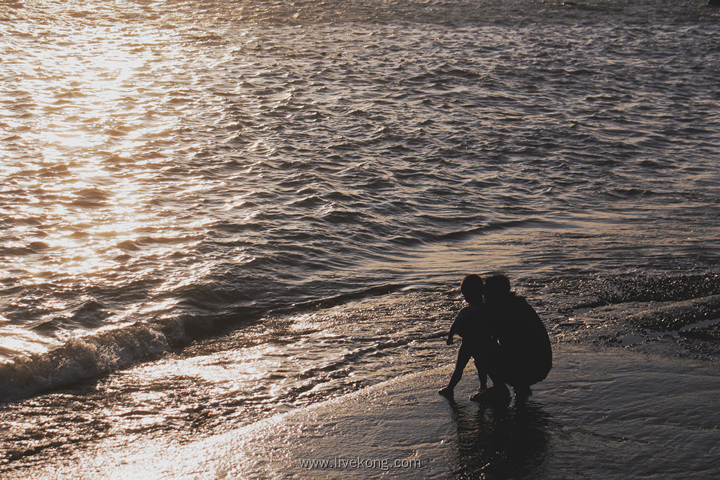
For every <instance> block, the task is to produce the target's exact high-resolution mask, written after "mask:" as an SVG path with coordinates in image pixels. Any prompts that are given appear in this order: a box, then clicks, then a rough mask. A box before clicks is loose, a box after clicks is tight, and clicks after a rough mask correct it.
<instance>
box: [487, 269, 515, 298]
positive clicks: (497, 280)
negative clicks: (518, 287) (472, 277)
mask: <svg viewBox="0 0 720 480" xmlns="http://www.w3.org/2000/svg"><path fill="white" fill-rule="evenodd" d="M509 293H510V279H508V277H506V276H505V275H503V274H502V273H496V274H494V275H491V276H490V277H488V278H486V279H485V301H486V302H487V303H493V302H494V301H497V300H501V299H502V298H504V297H506V296H507V295H508V294H509Z"/></svg>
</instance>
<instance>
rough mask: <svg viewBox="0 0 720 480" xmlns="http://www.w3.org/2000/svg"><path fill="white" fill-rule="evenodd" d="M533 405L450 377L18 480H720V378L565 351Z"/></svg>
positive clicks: (138, 445)
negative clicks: (482, 397) (481, 392)
mask: <svg viewBox="0 0 720 480" xmlns="http://www.w3.org/2000/svg"><path fill="white" fill-rule="evenodd" d="M554 363H555V366H554V368H553V371H552V372H551V374H550V376H549V377H548V379H547V380H545V381H544V382H543V383H541V384H540V385H537V386H536V388H535V389H534V395H533V396H532V397H530V399H529V400H528V401H526V402H524V403H519V404H515V403H514V402H513V403H511V404H510V405H509V406H508V407H507V408H493V407H483V406H480V405H478V404H475V403H473V402H470V401H469V400H468V397H469V396H470V394H471V393H472V391H473V389H474V388H476V386H477V380H476V378H474V374H473V372H472V370H471V369H470V368H468V369H467V370H466V373H465V378H464V379H463V381H462V382H461V384H460V386H459V388H458V390H457V392H456V401H455V402H450V401H448V400H446V399H445V398H443V397H441V396H439V395H438V394H437V390H438V389H439V388H441V387H442V386H443V385H444V384H445V382H446V381H447V379H448V378H449V375H450V373H451V370H452V366H445V367H442V368H437V369H434V370H430V371H423V372H418V373H416V374H411V375H407V376H403V377H399V378H396V379H394V380H391V381H389V382H385V383H383V384H380V385H376V386H373V387H370V388H366V389H364V390H361V391H359V392H355V393H353V394H349V395H346V396H343V397H340V398H337V399H334V400H330V401H327V402H324V403H321V404H317V405H314V406H311V407H308V408H304V409H299V410H294V411H291V412H288V413H285V414H280V415H276V416H274V417H271V418H268V419H266V420H263V421H260V422H257V423H255V424H252V425H249V426H247V427H243V428H238V429H236V430H233V431H231V432H229V433H225V434H222V435H217V436H212V437H208V438H204V439H202V440H198V441H196V442H193V443H190V444H184V445H182V444H177V443H176V442H174V441H173V439H172V438H165V439H162V440H144V439H142V438H139V439H134V440H128V441H126V442H118V440H117V439H115V440H113V441H107V443H105V444H100V445H99V446H98V448H96V449H94V450H93V454H92V455H88V454H87V452H85V453H82V454H78V455H77V456H76V457H75V458H66V459H63V460H58V462H57V464H55V465H45V466H43V467H42V468H40V469H38V470H36V471H27V470H25V471H18V472H17V477H14V474H13V475H10V476H9V477H8V478H86V479H95V478H98V479H99V478H103V479H113V478H117V479H119V478H143V479H152V478H168V479H169V478H181V479H239V478H243V479H247V478H258V479H260V478H262V479H272V478H298V479H335V478H358V479H369V478H407V479H417V478H427V479H433V478H437V479H445V478H456V479H493V478H557V479H573V478H578V479H580V478H598V479H600V478H602V479H607V478H623V479H633V478H638V479H639V478H643V479H645V478H651V479H652V478H657V479H663V480H665V479H668V478H678V479H680V478H682V479H686V478H720V375H719V373H720V371H719V369H718V367H717V365H715V364H706V363H699V362H695V361H690V360H682V359H668V358H663V357H656V356H648V355H642V354H636V353H631V352H628V351H626V350H623V349H620V348H618V349H610V350H594V349H589V348H588V347H580V346H577V347H575V346H562V347H560V348H559V349H558V350H557V351H556V354H555V362H554Z"/></svg>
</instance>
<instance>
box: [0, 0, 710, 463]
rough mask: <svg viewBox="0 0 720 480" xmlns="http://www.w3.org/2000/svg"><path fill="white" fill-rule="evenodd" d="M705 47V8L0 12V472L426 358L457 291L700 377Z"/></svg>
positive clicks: (338, 3)
mask: <svg viewBox="0 0 720 480" xmlns="http://www.w3.org/2000/svg"><path fill="white" fill-rule="evenodd" d="M719 38H720V9H718V8H716V7H711V6H709V5H707V3H706V2H705V1H703V0H687V1H681V0H642V1H641V0H625V1H622V0H601V1H594V0H576V1H574V2H543V1H535V0H502V1H500V0H481V1H471V0H454V1H442V0H416V1H412V0H325V1H310V0H306V1H301V0H298V1H290V0H234V1H232V0H192V1H191V0H122V1H120V0H117V1H102V2H100V1H90V0H62V1H60V0H18V1H12V0H4V1H2V2H1V3H0V402H2V403H0V473H2V472H3V471H5V472H7V471H10V470H13V471H17V470H19V469H23V468H27V467H32V466H33V465H37V464H40V463H41V462H43V461H45V460H46V459H48V458H50V457H55V458H57V457H58V456H60V457H62V456H63V455H68V454H69V452H78V451H82V450H83V449H88V450H91V449H92V448H93V445H94V443H95V442H97V441H99V440H101V439H102V440H103V441H108V440H109V441H116V442H117V445H118V448H122V445H123V444H125V443H127V442H130V441H132V439H133V438H137V437H139V436H142V437H152V436H167V435H173V436H175V437H177V438H178V439H180V440H181V441H182V440H188V441H190V440H193V439H197V438H200V437H202V436H206V435H211V434H216V433H220V432H223V431H227V430H230V429H232V428H236V427H238V426H241V425H246V424H249V423H252V422H254V421H256V420H258V419H261V418H265V417H268V416H270V415H273V414H275V413H278V412H283V411H288V410H291V409H295V408H298V407H301V406H304V405H308V404H311V403H316V402H319V401H322V400H325V399H328V398H332V397H336V396H339V395H342V394H344V393H347V392H351V391H355V390H357V389H359V388H362V387H364V386H368V385H372V384H377V383H379V382H382V381H384V380H387V379H389V378H392V377H395V376H398V375H403V374H407V373H412V372H415V371H418V370H421V369H426V368H431V367H435V366H438V365H443V364H446V363H450V362H452V360H453V356H454V355H455V349H454V348H455V347H448V346H446V345H445V344H444V341H443V339H444V337H445V335H446V332H447V329H448V328H449V325H450V323H451V322H452V319H453V318H454V315H455V313H456V312H457V311H458V310H459V309H460V308H461V307H462V301H461V297H460V293H459V288H458V287H459V282H460V280H461V279H462V277H463V276H464V275H466V274H468V273H479V274H481V275H485V274H488V273H490V272H493V271H504V272H505V273H506V274H508V275H509V277H510V278H511V281H512V283H513V287H514V289H515V290H516V291H517V292H519V293H520V294H522V295H524V296H526V297H527V298H528V300H529V301H530V303H531V304H533V305H534V306H535V308H536V309H537V310H538V312H539V313H540V314H541V316H542V318H543V320H544V321H545V323H546V326H547V328H548V330H549V332H550V334H551V337H552V339H553V341H554V342H555V343H556V344H560V343H564V342H569V343H584V344H588V345H594V344H599V345H603V346H611V347H613V348H628V349H633V350H637V351H641V352H647V353H648V354H660V355H666V356H684V357H690V358H693V359H696V361H698V362H706V363H708V364H710V365H713V366H715V367H719V368H720V363H719V362H718V359H719V358H720V242H719V241H718V239H719V238H720V220H719V219H720V216H719V214H720V161H719V160H720V43H719V42H718V39H719ZM448 373H449V372H448ZM467 376H468V377H469V378H470V379H472V376H471V375H470V374H469V373H468V374H467ZM464 381H472V380H468V379H466V380H464Z"/></svg>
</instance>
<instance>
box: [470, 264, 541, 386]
mask: <svg viewBox="0 0 720 480" xmlns="http://www.w3.org/2000/svg"><path fill="white" fill-rule="evenodd" d="M485 306H486V308H487V315H488V319H489V321H490V325H491V329H492V332H493V336H494V337H495V338H496V339H497V341H498V345H499V350H498V355H497V357H496V358H495V361H494V362H493V363H494V365H493V368H492V369H491V371H492V372H493V373H494V374H495V375H493V384H494V385H493V388H492V389H490V390H491V391H492V392H491V394H492V396H493V397H497V396H499V395H507V394H508V393H509V391H508V389H507V387H506V386H505V385H503V383H505V384H507V385H510V386H511V387H513V389H514V390H515V394H516V395H518V396H527V395H530V394H531V393H532V391H531V389H530V386H531V385H534V384H536V383H537V382H540V381H542V380H544V379H545V377H547V374H548V373H549V372H550V369H551V368H552V348H551V346H550V338H549V337H548V334H547V330H545V326H544V325H543V323H542V320H540V317H539V316H538V314H537V313H536V312H535V310H534V309H533V308H532V307H531V306H530V305H529V304H528V302H527V301H526V300H525V299H524V298H523V297H521V296H519V295H516V294H515V293H514V292H511V291H510V280H508V278H507V277H506V276H505V275H499V274H497V275H492V276H490V277H488V278H486V279H485ZM495 376H497V378H498V379H499V380H500V382H497V383H496V382H495ZM496 389H497V390H496ZM493 390H494V391H493ZM476 400H481V398H477V399H476Z"/></svg>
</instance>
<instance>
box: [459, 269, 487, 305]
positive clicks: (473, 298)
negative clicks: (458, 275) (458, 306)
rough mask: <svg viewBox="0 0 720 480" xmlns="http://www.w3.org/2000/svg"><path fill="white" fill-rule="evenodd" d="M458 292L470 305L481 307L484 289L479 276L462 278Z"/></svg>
mask: <svg viewBox="0 0 720 480" xmlns="http://www.w3.org/2000/svg"><path fill="white" fill-rule="evenodd" d="M460 291H461V292H462V294H463V297H465V301H466V302H468V303H469V304H470V305H482V303H483V292H484V291H485V287H484V282H483V279H482V277H480V276H479V275H475V274H472V275H467V276H466V277H465V278H463V281H462V283H460Z"/></svg>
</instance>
